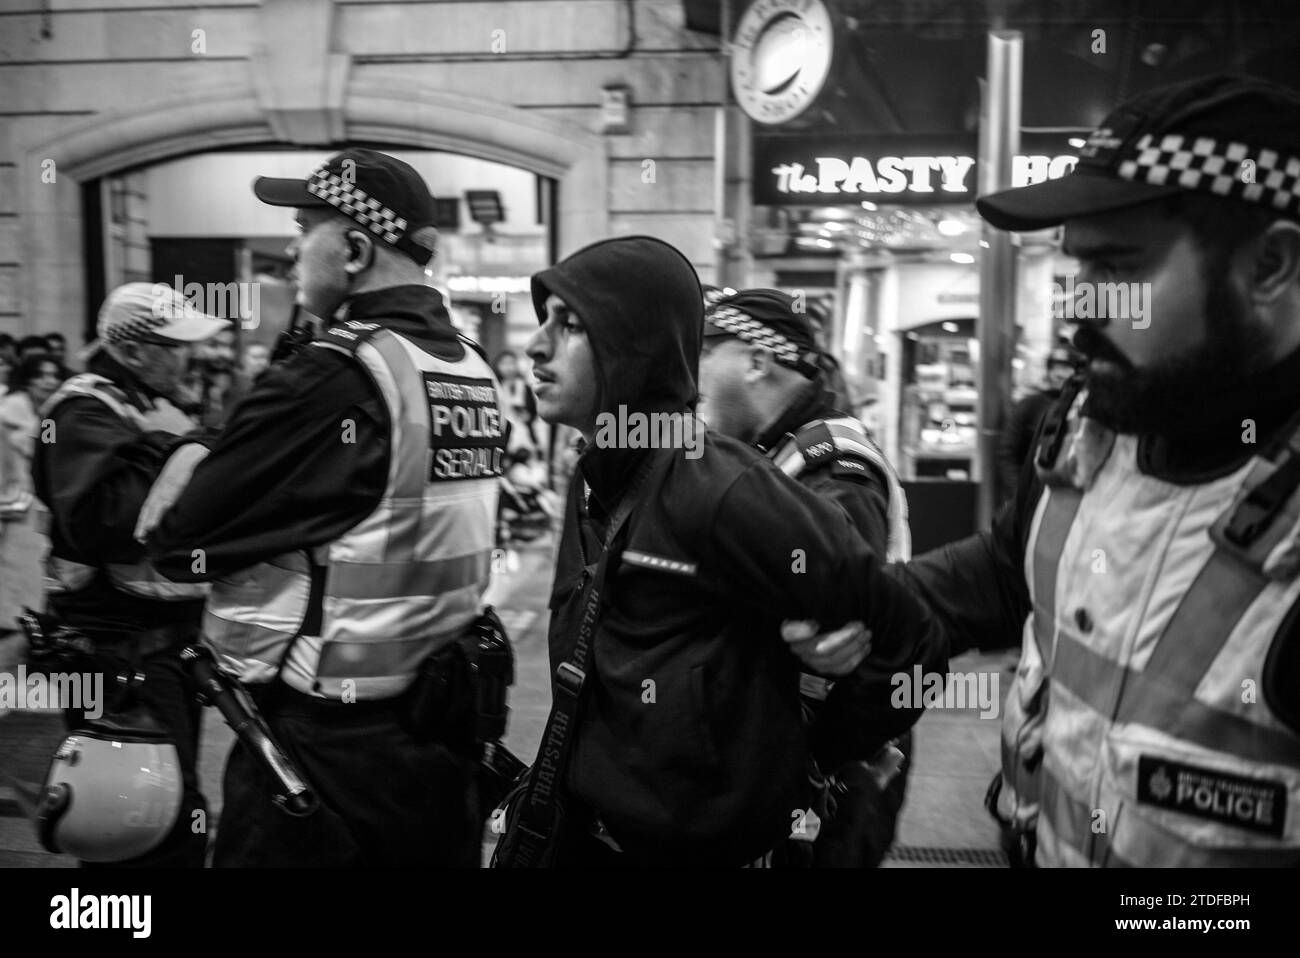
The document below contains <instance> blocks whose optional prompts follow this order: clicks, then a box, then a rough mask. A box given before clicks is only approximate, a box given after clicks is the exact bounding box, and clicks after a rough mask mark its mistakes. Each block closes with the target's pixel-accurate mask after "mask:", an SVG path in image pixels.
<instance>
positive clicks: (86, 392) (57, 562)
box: [40, 373, 208, 602]
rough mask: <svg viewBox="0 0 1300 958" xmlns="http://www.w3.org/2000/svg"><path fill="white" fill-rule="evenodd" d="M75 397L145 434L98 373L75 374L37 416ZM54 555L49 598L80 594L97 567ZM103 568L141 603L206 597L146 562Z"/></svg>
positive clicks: (49, 563)
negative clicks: (106, 410)
mask: <svg viewBox="0 0 1300 958" xmlns="http://www.w3.org/2000/svg"><path fill="white" fill-rule="evenodd" d="M78 396H86V397H89V398H91V399H96V400H98V401H99V402H102V403H103V404H104V405H105V406H107V407H108V408H109V409H111V410H112V411H113V412H114V414H116V415H117V416H118V418H120V419H121V420H122V421H124V422H126V423H127V424H128V425H130V426H131V428H132V429H134V430H135V431H137V432H140V433H143V432H145V429H146V427H145V421H144V413H142V412H141V411H140V410H139V409H137V408H136V407H135V406H134V405H132V403H131V401H130V400H129V399H128V398H127V395H126V393H125V392H123V391H122V389H121V388H120V387H118V386H117V385H115V384H114V383H113V381H112V380H111V379H109V378H107V377H106V376H100V375H98V374H97V373H78V374H77V375H75V376H72V377H70V378H69V379H68V380H67V381H65V382H64V383H63V385H62V386H60V387H59V388H58V389H57V390H56V391H55V392H54V395H52V396H50V398H49V399H47V400H46V401H45V403H44V404H43V405H42V406H41V411H40V415H41V416H42V418H45V419H48V418H50V417H51V416H53V415H54V412H55V410H56V409H58V407H59V406H61V405H62V404H63V403H64V402H66V401H67V400H69V399H73V398H76V397H78ZM55 439H56V441H57V439H58V437H57V436H55ZM56 551H57V550H56V549H51V550H50V554H49V556H48V557H47V559H46V572H47V578H48V579H49V581H50V582H51V583H52V585H51V586H49V588H48V591H49V593H50V594H51V595H63V594H67V593H71V592H79V591H81V590H82V589H84V588H86V587H87V586H89V585H90V584H91V583H92V582H93V581H94V579H95V575H96V573H97V572H98V570H99V568H100V567H98V566H94V565H88V564H86V563H84V562H78V561H76V560H74V559H69V558H67V557H66V556H60V555H57V554H56ZM102 568H103V570H104V572H105V573H106V574H107V576H108V580H109V582H110V583H112V585H113V587H114V588H115V589H117V590H118V591H119V592H124V593H126V594H128V595H132V596H135V597H137V598H141V599H151V600H154V601H157V602H184V601H192V600H194V599H201V598H203V597H204V596H205V595H207V594H208V586H207V585H205V584H201V583H180V582H172V581H171V580H170V579H167V578H164V577H163V576H162V575H160V574H159V573H158V571H157V570H156V569H155V568H154V567H153V565H152V563H150V562H149V561H148V560H146V559H141V560H140V561H138V562H109V563H105V564H104V565H103V567H102Z"/></svg>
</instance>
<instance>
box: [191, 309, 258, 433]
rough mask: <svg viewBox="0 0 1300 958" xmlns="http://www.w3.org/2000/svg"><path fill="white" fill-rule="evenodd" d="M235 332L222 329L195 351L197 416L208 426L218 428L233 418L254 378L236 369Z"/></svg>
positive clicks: (236, 345) (236, 346)
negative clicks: (232, 413)
mask: <svg viewBox="0 0 1300 958" xmlns="http://www.w3.org/2000/svg"><path fill="white" fill-rule="evenodd" d="M237 348H238V344H237V342H236V335H235V331H234V330H233V329H230V328H226V329H223V330H221V332H219V333H217V335H215V336H213V337H212V338H211V339H210V340H208V341H207V342H205V343H200V344H199V345H198V348H197V349H196V350H195V369H194V373H195V377H196V380H197V382H196V384H195V385H196V390H195V391H196V393H197V395H198V396H199V407H198V416H199V421H200V422H201V423H202V424H203V426H204V427H205V428H209V429H215V428H219V427H221V426H222V425H224V424H225V422H226V420H227V419H229V418H230V411H231V410H232V409H233V408H234V407H235V405H236V404H237V403H238V402H239V401H240V400H241V399H243V398H244V396H246V395H247V394H248V390H249V388H250V387H251V386H252V380H251V379H250V378H249V377H248V376H247V375H245V374H244V372H243V370H241V369H238V368H236V365H235V358H236V357H237V356H238V355H239V354H238V351H237Z"/></svg>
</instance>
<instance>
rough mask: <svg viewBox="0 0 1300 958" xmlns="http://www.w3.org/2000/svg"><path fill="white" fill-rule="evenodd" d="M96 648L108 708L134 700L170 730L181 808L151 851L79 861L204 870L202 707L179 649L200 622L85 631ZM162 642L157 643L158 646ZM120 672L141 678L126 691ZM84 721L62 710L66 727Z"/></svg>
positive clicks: (98, 865) (205, 811)
mask: <svg viewBox="0 0 1300 958" xmlns="http://www.w3.org/2000/svg"><path fill="white" fill-rule="evenodd" d="M89 635H90V637H91V639H92V640H94V642H95V646H96V656H95V660H94V664H93V665H92V668H93V669H94V670H95V671H97V672H99V673H100V674H102V675H103V677H104V685H103V689H104V696H105V698H106V699H107V702H106V703H104V706H103V707H104V710H105V711H106V712H111V711H120V710H122V709H124V708H127V707H129V706H130V705H132V704H140V705H143V706H145V708H147V709H148V711H149V712H150V713H152V715H153V717H154V718H156V719H157V720H158V721H159V722H160V723H162V725H163V727H164V728H166V729H167V731H168V732H169V733H170V734H171V737H172V740H173V741H174V742H175V743H176V752H177V756H178V758H179V762H180V771H181V783H182V792H181V808H180V814H179V815H178V816H177V819H176V824H175V825H173V826H172V829H171V831H170V832H168V834H167V837H166V838H164V839H163V841H162V842H161V843H160V844H159V845H157V846H156V847H155V848H153V849H152V850H151V851H148V852H146V853H145V854H143V855H141V856H139V857H137V858H130V859H127V860H126V861H121V862H112V863H91V862H83V863H82V867H83V868H202V867H203V864H204V858H205V857H206V854H207V846H208V824H209V823H208V820H207V815H208V806H207V802H206V801H205V800H204V798H203V795H202V793H201V792H200V791H199V780H198V771H197V764H198V755H199V730H200V728H201V722H202V707H201V706H200V705H199V704H198V700H197V699H196V697H195V689H194V686H193V684H192V682H191V681H190V678H189V674H188V672H187V670H186V669H185V667H184V665H183V664H182V663H181V660H180V655H179V651H180V649H181V648H183V647H184V646H185V645H186V644H188V643H190V642H191V641H196V640H197V637H198V623H197V622H196V623H194V625H193V626H192V627H190V626H185V627H179V626H176V627H171V628H168V629H161V630H154V631H152V632H149V633H144V634H141V635H137V636H131V637H129V638H126V639H123V638H122V637H121V636H120V635H116V634H115V635H112V636H109V635H97V634H95V633H89ZM160 646H161V647H160ZM119 673H123V674H129V673H138V674H139V675H142V676H143V677H144V681H143V682H136V683H134V684H132V685H131V686H130V688H129V689H127V688H126V687H125V686H124V685H122V684H121V683H119V682H118V681H117V676H118V674H119ZM84 719H85V714H84V712H83V711H82V710H80V709H68V710H66V711H65V712H64V721H65V722H66V723H67V725H68V729H69V730H73V729H76V728H77V727H78V726H80V725H81V724H82V723H83V721H84Z"/></svg>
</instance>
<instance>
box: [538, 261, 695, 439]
mask: <svg viewBox="0 0 1300 958" xmlns="http://www.w3.org/2000/svg"><path fill="white" fill-rule="evenodd" d="M532 293H533V308H534V309H535V310H536V312H537V318H538V321H539V322H545V320H546V298H547V297H548V296H550V295H551V294H552V293H554V294H555V295H556V296H559V297H560V299H562V300H564V302H565V303H566V304H568V306H569V307H570V308H571V309H572V310H573V311H574V312H575V313H577V315H578V318H579V319H580V320H582V324H583V327H584V328H585V329H586V332H587V338H588V340H589V341H590V342H591V348H592V353H593V354H594V356H595V362H596V377H597V380H598V382H599V387H600V389H599V393H598V400H597V412H610V413H617V411H618V407H619V406H620V405H623V406H626V407H627V409H628V411H629V412H645V413H654V412H677V411H685V410H686V409H688V408H689V409H693V408H694V406H695V401H696V399H697V397H698V390H697V385H696V384H697V374H698V370H699V364H700V340H701V335H702V330H703V323H704V299H703V294H702V293H701V291H700V280H699V277H698V276H697V275H696V273H695V268H694V267H693V266H691V264H690V261H689V260H687V259H686V257H685V256H683V255H682V253H681V252H680V251H679V250H677V249H676V248H675V247H673V246H670V245H669V244H667V243H665V242H664V241H663V240H658V239H655V238H654V237H651V236H622V237H617V238H615V239H607V240H601V241H600V242H598V243H593V244H591V245H590V246H587V247H585V248H583V249H580V250H578V252H576V253H574V254H573V255H571V256H569V257H567V258H566V259H564V260H562V261H561V262H559V263H557V264H555V265H554V266H552V267H551V268H550V269H544V270H542V271H541V272H540V273H537V274H535V275H534V276H533V279H532Z"/></svg>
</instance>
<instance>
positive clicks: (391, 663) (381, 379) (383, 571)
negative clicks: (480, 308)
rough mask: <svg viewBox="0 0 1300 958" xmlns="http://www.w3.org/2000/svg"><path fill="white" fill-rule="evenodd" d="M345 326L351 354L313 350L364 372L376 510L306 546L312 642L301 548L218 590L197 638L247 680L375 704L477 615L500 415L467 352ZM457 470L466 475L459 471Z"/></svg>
mask: <svg viewBox="0 0 1300 958" xmlns="http://www.w3.org/2000/svg"><path fill="white" fill-rule="evenodd" d="M344 326H345V327H349V328H351V329H357V330H362V331H363V332H364V333H365V335H362V336H361V337H360V340H359V341H358V342H357V343H356V344H355V345H353V346H351V347H350V348H344V347H343V346H341V345H338V344H336V343H331V342H323V341H318V342H317V343H315V344H314V345H315V346H317V347H320V348H329V349H335V350H338V351H340V352H343V353H345V354H347V355H350V356H354V357H355V358H356V360H357V361H359V362H360V363H361V364H362V366H363V367H364V368H365V369H366V371H367V372H368V373H369V375H370V377H371V379H372V380H373V381H374V383H375V385H376V386H377V387H378V389H379V391H380V393H381V395H382V396H383V398H384V404H385V406H386V408H387V409H388V412H389V418H390V421H391V432H390V442H391V445H390V450H391V453H390V456H389V462H388V477H387V481H386V485H385V489H384V493H383V496H382V497H381V499H380V502H379V504H378V505H377V506H376V508H375V510H374V511H373V512H372V513H371V514H370V515H369V516H367V517H366V518H364V519H362V520H361V521H360V522H359V523H358V524H357V525H355V526H353V527H352V528H351V529H349V530H348V531H347V532H346V533H345V534H344V535H343V536H342V537H340V538H339V539H338V540H336V541H335V542H333V543H330V544H328V545H327V546H325V547H324V548H322V549H319V550H317V556H318V559H317V561H318V564H319V565H322V566H323V567H324V573H323V574H324V576H325V580H324V594H323V601H322V610H321V611H322V619H321V635H319V636H297V632H298V629H299V628H300V626H301V624H302V622H303V620H304V618H305V616H306V613H307V611H308V609H307V606H308V601H309V596H310V591H311V582H310V572H311V568H310V563H309V559H308V556H307V555H306V553H299V554H298V555H297V556H282V557H280V559H279V560H277V562H276V563H275V564H273V565H268V566H265V567H264V566H258V567H256V568H255V569H252V570H247V571H246V572H245V573H244V575H243V577H242V578H240V579H238V580H233V579H232V580H223V581H220V582H218V583H216V589H215V591H214V593H213V598H212V600H211V601H210V602H209V603H208V615H207V617H206V620H205V626H204V633H205V638H206V640H207V642H208V643H209V644H210V645H212V646H213V647H214V648H216V649H218V650H219V651H221V652H223V653H224V659H223V661H224V662H225V663H226V664H227V666H229V667H232V668H234V670H235V671H236V672H238V673H239V674H241V675H243V676H244V677H245V679H246V680H247V681H254V682H256V681H265V680H267V679H269V678H271V677H274V676H275V675H276V674H277V673H278V674H280V676H281V677H282V678H283V680H284V681H285V682H286V683H287V684H289V685H291V686H292V687H294V688H296V689H298V690H299V691H303V692H306V693H308V694H313V695H319V696H324V697H329V698H340V697H344V696H353V695H354V696H355V697H356V698H357V699H379V698H388V697H391V696H394V695H397V694H400V693H401V692H402V691H404V690H405V689H406V687H407V686H408V685H409V684H410V682H411V680H412V679H413V678H414V677H415V674H416V672H417V670H418V668H419V665H420V663H421V662H422V661H423V660H424V659H425V658H426V657H427V656H428V655H429V654H430V653H431V652H433V651H435V650H436V649H437V648H439V647H440V646H442V645H444V644H446V643H447V642H450V641H452V640H454V639H455V638H456V637H458V636H459V635H460V634H462V633H463V631H464V629H465V627H466V626H467V625H468V624H469V623H470V622H471V621H472V620H473V619H474V617H475V616H476V615H477V613H478V606H479V601H480V598H481V596H482V593H483V591H484V590H485V589H486V587H487V585H488V582H489V579H490V576H491V557H492V549H493V546H494V531H495V523H496V506H497V503H496V500H497V495H498V488H499V486H498V479H497V477H498V476H499V475H500V467H501V455H502V451H503V450H504V437H503V436H502V435H501V432H502V423H503V421H504V418H503V416H502V413H501V407H500V398H499V395H498V392H497V387H496V380H495V377H494V376H493V374H492V371H491V369H490V368H489V367H488V365H487V363H486V361H484V360H483V359H482V358H481V357H480V356H479V355H478V354H477V353H476V352H475V351H474V350H473V349H470V348H469V347H466V348H465V356H464V357H463V358H462V359H461V360H459V361H457V362H447V361H445V360H441V359H438V358H437V357H436V356H433V355H431V354H429V353H426V352H424V351H423V350H421V349H420V348H419V347H417V346H415V345H414V344H413V343H411V342H409V341H408V340H406V339H405V338H403V337H401V336H399V335H397V334H396V333H393V332H392V331H390V330H385V329H378V328H376V327H375V326H373V325H372V324H364V323H358V324H354V323H346V324H344ZM345 332H346V330H345ZM349 335H351V334H350V333H349ZM353 338H356V337H353ZM426 377H428V380H427V381H426ZM435 387H436V388H435ZM483 389H490V390H491V397H492V398H491V400H490V402H489V401H487V400H484V399H483V398H482V397H481V396H480V393H481V391H482V390H483ZM435 392H436V393H437V395H438V396H452V397H456V396H461V395H462V394H463V395H464V396H466V397H468V398H460V399H456V398H451V399H447V398H441V399H435V398H433V397H434V395H435ZM431 404H435V405H437V406H438V410H439V412H440V413H442V414H443V415H441V416H435V415H434V413H433V411H432V408H431ZM458 404H459V405H458ZM487 410H491V412H489V411H487ZM467 423H471V425H470V427H469V428H470V430H471V431H472V433H473V435H468V434H465V430H466V424H467ZM458 442H459V443H462V444H465V445H461V446H458V445H457V443H458ZM461 467H465V468H471V469H472V470H473V474H472V475H471V476H470V477H462V476H460V471H461ZM241 583H244V585H242V586H241ZM241 588H242V590H243V591H242V593H241ZM282 660H283V668H281V667H280V664H281V661H282Z"/></svg>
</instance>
